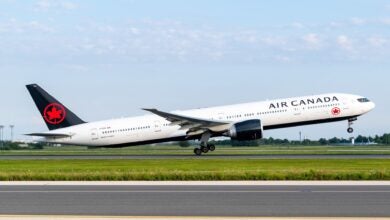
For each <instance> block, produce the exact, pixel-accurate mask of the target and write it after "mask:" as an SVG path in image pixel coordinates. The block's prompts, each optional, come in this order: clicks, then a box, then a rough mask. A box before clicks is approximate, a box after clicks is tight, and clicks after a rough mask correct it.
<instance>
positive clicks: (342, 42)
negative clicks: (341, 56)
mask: <svg viewBox="0 0 390 220" xmlns="http://www.w3.org/2000/svg"><path fill="white" fill-rule="evenodd" d="M337 44H338V45H339V46H340V47H341V48H342V49H344V50H353V46H352V42H351V40H350V39H349V37H347V36H345V35H339V36H338V37H337Z"/></svg>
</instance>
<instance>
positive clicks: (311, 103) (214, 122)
mask: <svg viewBox="0 0 390 220" xmlns="http://www.w3.org/2000/svg"><path fill="white" fill-rule="evenodd" d="M26 87H27V89H28V91H29V93H30V94H31V96H32V98H33V100H34V102H35V104H36V106H37V108H38V110H39V112H40V114H41V116H42V118H43V120H44V122H45V123H46V125H47V127H48V129H49V131H47V132H41V133H31V134H27V135H30V136H36V137H40V139H39V141H42V142H46V143H54V144H64V145H80V146H93V147H105V148H119V147H128V146H136V145H144V144H155V143H162V142H171V141H186V140H200V146H199V147H196V148H195V149H194V154H195V155H198V156H200V155H202V154H206V153H208V152H210V151H214V150H215V146H214V145H213V144H210V143H209V140H210V138H212V137H229V138H231V139H232V140H238V141H245V140H258V139H261V138H263V135H264V131H265V130H270V129H279V128H288V127H295V126H303V125H311V124H320V123H328V122H336V121H344V120H345V121H348V130H347V131H348V132H349V133H353V131H354V130H353V128H352V125H353V122H354V121H356V120H357V118H358V117H359V116H362V115H364V114H366V113H368V112H370V111H371V110H373V109H374V108H375V104H374V103H373V102H372V101H370V100H369V99H367V98H365V97H363V96H359V95H351V94H343V93H329V94H322V95H313V96H304V97H295V98H286V99H277V100H270V101H262V102H253V103H245V104H236V105H229V106H221V107H211V108H199V109H193V110H187V111H173V112H165V111H161V110H158V109H155V108H144V109H143V110H145V111H147V112H149V113H151V114H149V115H145V116H139V117H129V118H121V119H113V120H106V121H97V122H86V121H84V120H82V119H80V118H79V117H78V116H77V115H76V114H74V113H73V112H72V111H71V110H69V109H68V108H67V107H65V106H64V105H63V104H62V103H61V102H59V101H58V100H57V99H55V98H54V97H53V96H51V95H50V94H49V93H47V92H46V91H45V90H43V89H42V88H41V87H40V86H39V85H37V84H30V85H26Z"/></svg>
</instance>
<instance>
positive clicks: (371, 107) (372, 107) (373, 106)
mask: <svg viewBox="0 0 390 220" xmlns="http://www.w3.org/2000/svg"><path fill="white" fill-rule="evenodd" d="M375 106H376V105H375V103H374V102H371V103H370V111H371V110H373V109H374V108H375Z"/></svg>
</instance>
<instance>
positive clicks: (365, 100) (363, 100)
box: [358, 98, 370, 102]
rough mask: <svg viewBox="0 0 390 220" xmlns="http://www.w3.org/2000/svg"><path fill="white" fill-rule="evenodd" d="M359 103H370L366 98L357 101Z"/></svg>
mask: <svg viewBox="0 0 390 220" xmlns="http://www.w3.org/2000/svg"><path fill="white" fill-rule="evenodd" d="M358 101H359V102H370V100H369V99H368V98H360V99H358Z"/></svg>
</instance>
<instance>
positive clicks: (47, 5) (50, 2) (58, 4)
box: [35, 0, 78, 11]
mask: <svg viewBox="0 0 390 220" xmlns="http://www.w3.org/2000/svg"><path fill="white" fill-rule="evenodd" d="M35 8H36V9H37V10H39V11H49V10H51V9H55V10H62V9H63V10H74V9H76V8H78V5H77V4H75V3H73V2H70V1H62V0H39V1H37V2H36V3H35Z"/></svg>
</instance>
